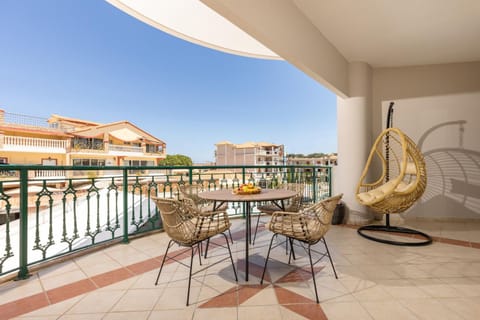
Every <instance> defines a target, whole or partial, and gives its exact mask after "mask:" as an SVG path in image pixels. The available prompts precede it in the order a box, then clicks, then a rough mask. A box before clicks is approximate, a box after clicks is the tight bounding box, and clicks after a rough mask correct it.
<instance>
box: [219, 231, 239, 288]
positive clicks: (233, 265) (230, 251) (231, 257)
mask: <svg viewBox="0 0 480 320" xmlns="http://www.w3.org/2000/svg"><path fill="white" fill-rule="evenodd" d="M222 234H223V236H224V237H225V241H226V242H227V248H228V254H229V255H230V261H231V262H232V268H233V273H234V274H235V281H237V282H238V277H237V271H236V270H235V263H234V262H233V256H232V250H230V244H229V243H228V238H227V236H226V235H225V234H224V233H222Z"/></svg>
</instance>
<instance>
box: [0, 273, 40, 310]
mask: <svg viewBox="0 0 480 320" xmlns="http://www.w3.org/2000/svg"><path fill="white" fill-rule="evenodd" d="M42 291H43V287H42V284H41V282H40V280H39V279H38V277H37V276H36V275H33V276H31V277H30V278H29V279H26V280H23V281H8V282H5V283H2V284H1V285H0V296H1V303H2V304H3V303H7V302H11V301H15V300H18V299H21V298H24V297H28V296H30V295H34V294H37V293H40V292H42Z"/></svg>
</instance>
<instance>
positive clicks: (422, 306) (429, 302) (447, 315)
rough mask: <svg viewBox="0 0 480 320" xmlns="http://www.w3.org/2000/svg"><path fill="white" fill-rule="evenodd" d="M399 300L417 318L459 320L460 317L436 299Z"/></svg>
mask: <svg viewBox="0 0 480 320" xmlns="http://www.w3.org/2000/svg"><path fill="white" fill-rule="evenodd" d="M399 302H400V303H401V304H402V305H403V306H404V307H405V308H407V309H408V310H410V311H411V312H412V313H414V314H415V315H416V316H417V317H418V318H419V319H425V320H430V319H435V320H443V319H445V320H460V319H462V317H461V316H460V315H459V314H458V313H456V312H454V311H452V310H451V309H449V308H447V307H446V306H445V305H444V304H443V303H442V302H441V300H437V299H433V298H432V299H408V300H399Z"/></svg>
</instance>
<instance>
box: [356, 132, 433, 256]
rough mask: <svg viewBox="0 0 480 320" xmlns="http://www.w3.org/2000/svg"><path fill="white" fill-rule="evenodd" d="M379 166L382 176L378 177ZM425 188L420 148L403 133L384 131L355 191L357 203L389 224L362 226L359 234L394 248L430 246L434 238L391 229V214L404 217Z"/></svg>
mask: <svg viewBox="0 0 480 320" xmlns="http://www.w3.org/2000/svg"><path fill="white" fill-rule="evenodd" d="M375 165H377V167H375ZM379 165H381V170H382V171H381V174H380V175H378V174H377V175H375V173H376V171H375V170H376V169H377V170H378V169H379V167H380V166H379ZM370 177H375V178H374V179H372V180H373V182H370V181H372V180H369V178H370ZM370 179H371V178H370ZM426 184H427V174H426V168H425V161H424V159H423V155H422V154H421V152H420V150H419V149H418V147H417V146H416V145H415V143H414V142H413V141H412V140H411V139H410V138H409V137H408V136H407V135H406V134H405V133H403V132H402V131H401V130H400V129H398V128H387V129H385V130H384V131H383V132H382V133H381V134H380V135H379V136H378V138H377V140H376V141H375V143H374V145H373V147H372V150H371V152H370V156H369V157H368V160H367V164H366V165H365V169H364V170H363V173H362V176H361V178H360V182H359V183H358V186H357V189H356V199H357V201H358V202H359V203H360V204H362V205H365V206H368V207H369V208H371V209H372V210H373V211H375V212H376V213H380V214H384V215H386V219H385V220H386V224H385V225H367V226H362V227H360V228H359V229H358V233H359V234H360V235H361V236H363V237H365V238H367V239H370V240H374V241H378V242H383V243H388V244H394V245H408V246H418V245H425V244H429V243H431V242H432V239H431V237H430V236H428V235H427V234H425V233H423V232H420V231H417V230H412V229H408V228H403V227H394V226H390V214H393V213H401V212H404V211H405V210H407V209H408V208H410V207H411V206H412V205H413V204H414V203H415V201H417V200H418V199H419V198H420V197H421V196H422V194H423V192H424V191H425V188H426ZM364 231H382V232H391V233H402V234H409V235H418V236H420V237H422V238H424V239H425V240H424V241H419V242H401V241H393V240H389V239H385V238H378V237H375V236H372V235H370V234H367V233H364Z"/></svg>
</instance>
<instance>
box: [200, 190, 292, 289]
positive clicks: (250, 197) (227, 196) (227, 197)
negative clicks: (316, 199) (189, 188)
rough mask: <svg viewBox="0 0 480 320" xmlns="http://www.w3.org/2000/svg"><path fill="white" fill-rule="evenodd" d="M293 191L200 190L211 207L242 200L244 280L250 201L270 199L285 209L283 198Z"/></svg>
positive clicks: (246, 262) (246, 268)
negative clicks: (245, 192)
mask: <svg viewBox="0 0 480 320" xmlns="http://www.w3.org/2000/svg"><path fill="white" fill-rule="evenodd" d="M295 194H296V192H295V191H292V190H285V189H262V191H261V192H260V193H255V194H236V193H233V191H232V189H220V190H213V191H205V192H200V193H199V194H198V196H199V197H200V198H202V199H205V200H210V201H213V209H214V210H216V209H218V208H220V207H221V206H222V205H223V204H224V203H226V202H243V203H245V204H246V209H245V224H246V226H245V281H248V273H249V271H248V270H249V267H248V266H249V263H248V249H249V245H250V240H251V219H250V218H251V204H252V202H260V201H271V202H272V203H273V204H275V205H276V206H278V210H279V211H284V210H285V205H284V200H286V199H289V198H291V197H293V196H294V195H295Z"/></svg>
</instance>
